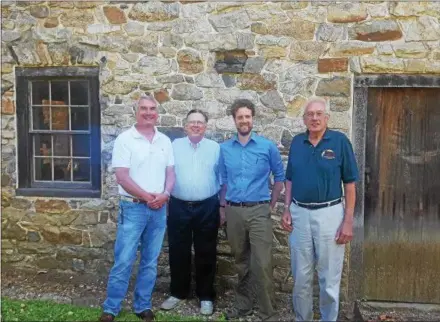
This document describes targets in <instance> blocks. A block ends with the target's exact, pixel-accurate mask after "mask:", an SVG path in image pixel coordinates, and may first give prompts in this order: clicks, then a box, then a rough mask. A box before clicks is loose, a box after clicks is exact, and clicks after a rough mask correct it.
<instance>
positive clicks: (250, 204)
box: [226, 200, 270, 207]
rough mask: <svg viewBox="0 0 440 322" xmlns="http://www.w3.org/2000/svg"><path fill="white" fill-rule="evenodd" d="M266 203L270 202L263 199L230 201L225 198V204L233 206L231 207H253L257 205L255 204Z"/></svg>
mask: <svg viewBox="0 0 440 322" xmlns="http://www.w3.org/2000/svg"><path fill="white" fill-rule="evenodd" d="M267 203H270V201H269V200H263V201H254V202H232V201H227V200H226V204H227V205H228V206H233V207H253V206H257V205H264V204H267Z"/></svg>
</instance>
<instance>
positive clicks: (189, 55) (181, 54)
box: [177, 49, 204, 74]
mask: <svg viewBox="0 0 440 322" xmlns="http://www.w3.org/2000/svg"><path fill="white" fill-rule="evenodd" d="M177 63H178V64H179V71H180V72H182V73H186V74H197V73H200V72H201V71H203V69H204V64H203V60H202V57H201V55H200V53H199V52H197V51H195V50H193V49H182V50H179V51H178V52H177Z"/></svg>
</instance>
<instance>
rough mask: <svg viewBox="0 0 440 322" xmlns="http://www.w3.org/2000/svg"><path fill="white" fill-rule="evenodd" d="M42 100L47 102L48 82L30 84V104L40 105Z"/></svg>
mask: <svg viewBox="0 0 440 322" xmlns="http://www.w3.org/2000/svg"><path fill="white" fill-rule="evenodd" d="M43 100H49V82H47V81H40V82H32V104H33V105H42V104H44V103H43Z"/></svg>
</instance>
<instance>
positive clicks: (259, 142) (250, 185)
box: [219, 133, 285, 202]
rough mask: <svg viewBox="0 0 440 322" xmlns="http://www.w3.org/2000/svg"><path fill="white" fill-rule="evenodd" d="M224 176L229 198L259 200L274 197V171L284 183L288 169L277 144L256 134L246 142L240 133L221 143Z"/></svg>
mask: <svg viewBox="0 0 440 322" xmlns="http://www.w3.org/2000/svg"><path fill="white" fill-rule="evenodd" d="M219 168H220V175H221V181H222V183H223V184H226V185H227V190H226V200H228V201H231V202H255V201H267V200H270V192H269V184H270V181H269V180H270V177H269V176H270V174H271V173H272V174H273V176H274V180H275V182H284V180H285V177H284V168H283V162H282V160H281V155H280V152H279V150H278V148H277V147H276V145H275V144H274V143H273V142H272V141H270V140H268V139H266V138H264V137H262V136H259V135H256V134H255V133H252V134H251V136H250V138H249V141H248V142H247V143H246V144H245V145H242V144H241V143H240V141H239V140H238V137H237V135H235V136H234V137H233V138H232V139H230V140H228V141H225V142H224V143H222V144H221V145H220V162H219Z"/></svg>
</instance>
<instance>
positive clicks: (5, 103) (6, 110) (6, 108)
mask: <svg viewBox="0 0 440 322" xmlns="http://www.w3.org/2000/svg"><path fill="white" fill-rule="evenodd" d="M2 114H5V115H14V114H15V104H14V101H13V100H12V98H11V97H9V96H4V97H2Z"/></svg>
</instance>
